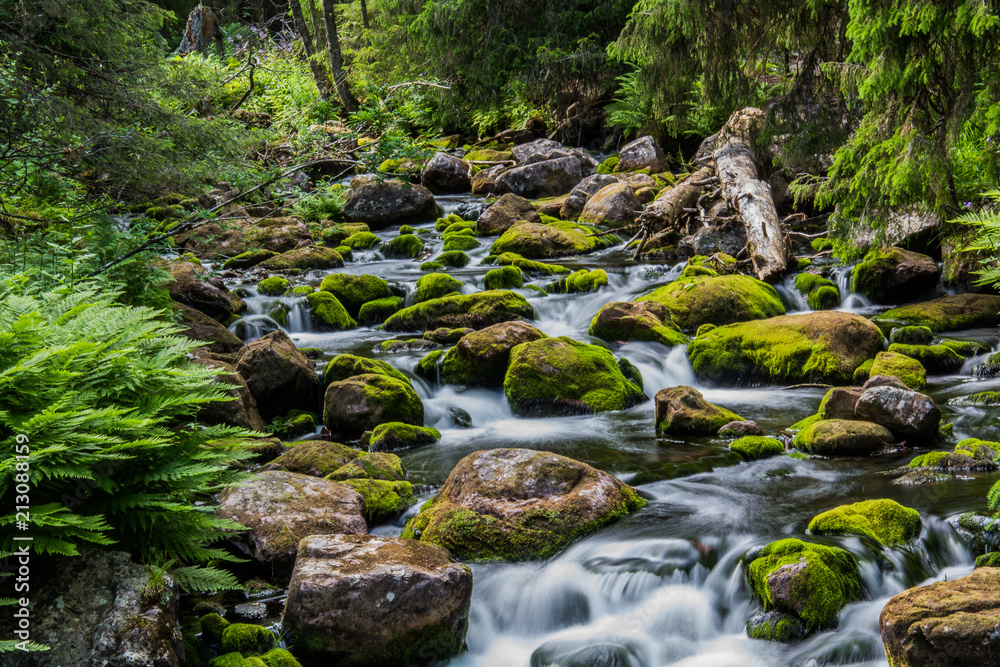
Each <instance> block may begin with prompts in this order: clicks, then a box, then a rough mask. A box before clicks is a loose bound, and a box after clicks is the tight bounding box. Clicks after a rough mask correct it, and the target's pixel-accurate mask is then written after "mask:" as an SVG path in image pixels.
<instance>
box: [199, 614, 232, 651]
mask: <svg viewBox="0 0 1000 667" xmlns="http://www.w3.org/2000/svg"><path fill="white" fill-rule="evenodd" d="M198 620H199V622H200V623H201V636H202V638H203V639H204V640H205V641H206V642H208V643H209V644H218V643H219V642H220V641H222V633H223V631H224V630H225V629H226V628H228V627H229V621H227V620H226V619H224V618H222V617H221V616H219V615H218V614H205V615H204V616H202V617H201V618H200V619H198Z"/></svg>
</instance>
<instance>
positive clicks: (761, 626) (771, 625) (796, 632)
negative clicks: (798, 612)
mask: <svg viewBox="0 0 1000 667" xmlns="http://www.w3.org/2000/svg"><path fill="white" fill-rule="evenodd" d="M805 635H806V629H805V626H803V625H802V621H800V620H799V619H798V617H796V616H792V615H791V614H783V613H781V612H777V611H769V612H764V613H760V614H756V615H754V616H753V617H752V618H751V619H750V620H749V621H747V636H748V637H750V639H761V640H764V641H769V642H781V643H792V642H795V641H798V640H800V639H802V638H803V637H804V636H805Z"/></svg>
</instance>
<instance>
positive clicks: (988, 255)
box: [952, 190, 1000, 503]
mask: <svg viewBox="0 0 1000 667" xmlns="http://www.w3.org/2000/svg"><path fill="white" fill-rule="evenodd" d="M952 222H954V223H958V224H963V225H968V226H970V227H973V228H975V230H976V236H975V237H973V239H972V242H971V243H970V244H969V246H968V247H967V248H966V249H967V250H975V251H979V252H980V253H982V257H983V258H984V259H983V260H982V264H981V268H980V269H979V271H978V272H977V275H978V276H979V279H978V280H977V281H976V282H977V283H978V284H980V285H1000V190H988V191H986V192H984V193H983V194H982V206H981V208H979V209H977V210H972V211H969V212H967V213H964V214H962V215H960V216H958V217H957V218H955V219H954V220H952ZM995 488H996V487H994V489H995ZM990 494H991V496H992V494H993V491H990ZM991 503H992V500H991Z"/></svg>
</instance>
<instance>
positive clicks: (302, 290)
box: [292, 285, 316, 296]
mask: <svg viewBox="0 0 1000 667" xmlns="http://www.w3.org/2000/svg"><path fill="white" fill-rule="evenodd" d="M315 291H316V290H314V289H313V288H312V286H311V285H299V286H298V287H293V288H292V294H297V295H299V296H305V295H306V294H312V293H313V292H315Z"/></svg>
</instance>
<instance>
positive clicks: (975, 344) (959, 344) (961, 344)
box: [938, 338, 992, 357]
mask: <svg viewBox="0 0 1000 667" xmlns="http://www.w3.org/2000/svg"><path fill="white" fill-rule="evenodd" d="M938 345H943V346H944V347H946V348H948V349H949V350H954V351H955V352H957V353H958V354H959V355H961V356H963V357H974V356H976V355H977V354H984V353H986V352H989V351H990V350H991V349H992V348H991V347H990V346H989V345H987V344H985V343H980V342H979V341H974V340H953V339H948V338H943V339H941V340H940V341H938Z"/></svg>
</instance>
